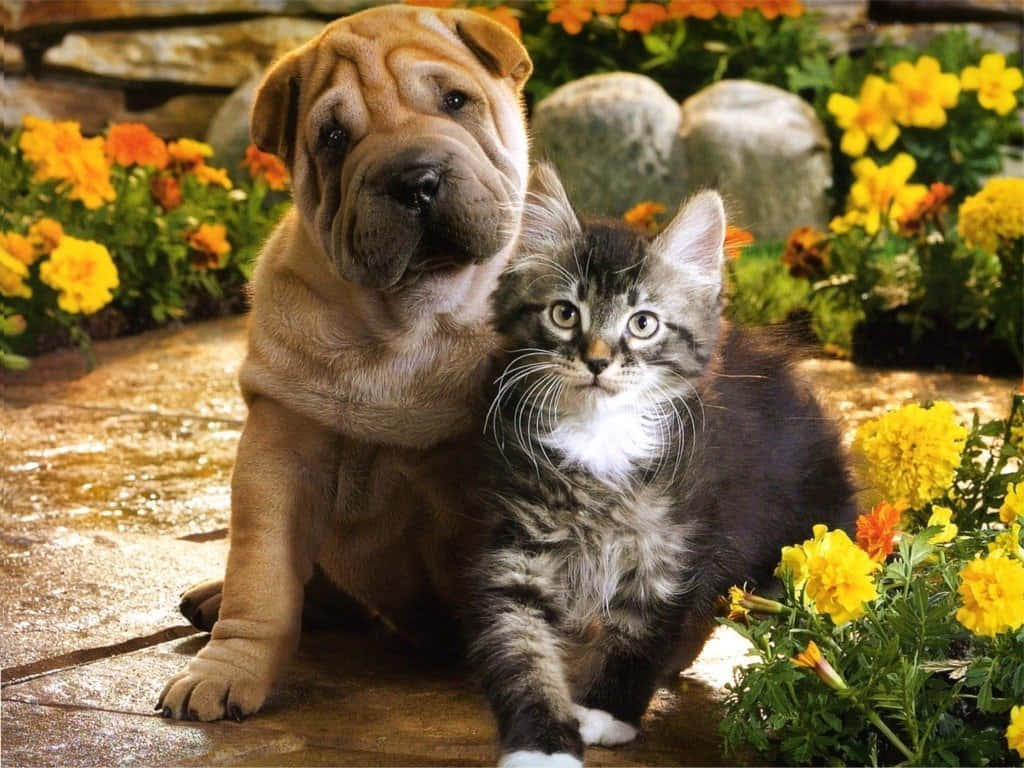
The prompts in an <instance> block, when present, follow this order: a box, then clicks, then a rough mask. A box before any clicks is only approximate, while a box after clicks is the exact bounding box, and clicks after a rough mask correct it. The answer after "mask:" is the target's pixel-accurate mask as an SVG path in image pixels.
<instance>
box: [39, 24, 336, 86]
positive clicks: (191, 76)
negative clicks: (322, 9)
mask: <svg viewBox="0 0 1024 768" xmlns="http://www.w3.org/2000/svg"><path fill="white" fill-rule="evenodd" d="M323 26H324V25H323V22H319V21H315V20H311V19H297V18H291V17H285V16H280V17H265V18H259V19H249V20H246V21H238V22H234V23H232V24H210V25H206V26H195V27H172V28H168V29H160V30H136V31H112V32H71V33H68V34H67V35H65V36H64V39H63V40H61V42H60V44H59V45H56V46H54V47H53V48H50V49H48V50H47V51H46V53H45V54H44V56H43V63H44V64H45V65H47V66H49V67H60V68H65V69H72V70H78V71H81V72H87V73H90V74H93V75H99V76H102V77H108V78H117V79H121V80H129V81H147V80H151V81H163V82H175V83H188V84H191V85H203V86H218V87H222V88H234V87H235V86H237V85H240V84H241V83H242V82H244V81H245V80H247V79H248V78H249V77H251V76H252V75H254V74H255V73H257V72H259V71H261V70H262V69H263V68H264V67H266V66H267V65H268V64H269V63H270V62H271V61H272V60H273V59H274V58H275V57H277V56H279V55H281V54H282V53H284V52H286V51H288V50H290V49H291V48H294V47H295V46H297V45H299V44H301V43H304V42H306V41H307V40H308V39H310V38H311V37H313V36H314V35H316V34H317V33H319V32H320V30H322V29H323Z"/></svg>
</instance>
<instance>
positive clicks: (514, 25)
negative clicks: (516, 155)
mask: <svg viewBox="0 0 1024 768" xmlns="http://www.w3.org/2000/svg"><path fill="white" fill-rule="evenodd" d="M469 10H471V11H475V12H476V13H479V14H482V15H484V16H486V17H488V18H489V19H491V20H492V21H496V22H498V23H499V24H501V25H502V26H503V27H505V28H506V29H507V30H508V31H509V32H511V33H512V34H513V35H515V36H516V39H517V40H522V39H523V29H522V27H520V26H519V18H518V17H517V16H516V12H515V11H513V10H512V9H511V8H509V7H508V6H505V5H499V6H498V7H497V8H487V7H486V6H483V5H476V6H473V7H472V8H470V9H469ZM268 185H269V182H268ZM271 189H283V187H271Z"/></svg>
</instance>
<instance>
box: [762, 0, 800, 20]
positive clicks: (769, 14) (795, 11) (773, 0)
mask: <svg viewBox="0 0 1024 768" xmlns="http://www.w3.org/2000/svg"><path fill="white" fill-rule="evenodd" d="M757 7H758V10H759V11H761V15H762V16H764V17H765V18H766V19H774V18H776V17H777V16H778V15H779V14H782V15H783V16H789V17H790V18H791V19H795V18H797V17H798V16H802V15H803V13H804V4H803V3H802V2H800V0H761V2H759V3H758V5H757Z"/></svg>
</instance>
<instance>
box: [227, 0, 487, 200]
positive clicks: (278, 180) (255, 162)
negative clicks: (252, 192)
mask: <svg viewBox="0 0 1024 768" xmlns="http://www.w3.org/2000/svg"><path fill="white" fill-rule="evenodd" d="M474 10H476V9H474ZM239 165H244V166H246V167H247V168H248V169H249V175H250V176H252V177H253V178H254V179H263V180H264V181H265V182H266V183H267V186H268V187H270V188H271V189H284V188H285V187H286V186H288V169H287V168H285V167H284V163H282V162H281V161H280V160H279V159H278V158H277V156H275V155H272V154H270V153H269V152H261V151H260V149H259V148H258V147H257V146H256V145H255V144H250V145H249V146H248V147H246V150H245V159H244V160H242V162H241V163H239Z"/></svg>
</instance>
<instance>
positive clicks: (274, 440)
mask: <svg viewBox="0 0 1024 768" xmlns="http://www.w3.org/2000/svg"><path fill="white" fill-rule="evenodd" d="M438 62H442V64H443V67H444V68H445V70H444V71H445V72H446V73H447V74H444V77H446V78H450V77H456V78H461V79H462V82H464V83H466V84H467V87H471V88H473V89H474V90H473V93H474V94H476V95H477V96H479V97H480V98H482V99H483V100H484V102H485V107H486V108H485V109H481V110H479V111H478V112H477V113H475V116H474V117H473V122H472V123H471V124H469V125H468V128H467V127H464V126H463V125H462V124H459V123H456V122H455V121H453V120H451V119H450V118H448V117H447V116H445V115H440V116H439V115H438V114H437V113H436V110H433V109H431V108H430V107H429V104H428V101H429V99H430V98H431V97H430V94H425V95H424V94H420V93H419V92H418V90H417V89H420V90H422V89H423V88H424V87H425V86H424V85H423V84H424V82H428V83H429V82H430V81H429V80H428V81H425V80H424V79H423V77H422V73H423V72H424V71H427V70H429V71H430V72H434V70H435V69H436V68H437V67H438V66H439V64H438ZM529 67H530V65H529V59H528V58H527V56H526V52H525V50H524V49H523V48H522V46H521V45H519V43H518V42H517V41H516V40H515V39H514V38H512V36H511V35H510V34H508V33H507V32H505V31H504V30H503V29H502V28H501V27H499V26H498V25H495V24H494V23H493V22H491V21H489V20H488V19H485V18H483V17H482V16H480V15H478V14H473V13H468V12H438V11H434V10H428V9H419V8H411V7H401V6H394V7H387V8H383V9H374V10H371V11H367V12H363V13H360V14H356V15H354V16H352V17H348V18H345V19H341V20H339V21H337V22H334V23H333V24H331V25H329V26H328V27H327V28H326V29H325V30H324V32H323V34H321V35H320V36H319V37H317V38H316V39H314V40H312V41H310V42H309V43H308V44H306V45H305V46H303V47H301V48H299V49H298V50H296V51H294V52H292V53H290V54H288V55H287V56H285V57H284V58H283V59H282V60H281V62H279V63H278V64H277V65H276V66H275V68H274V69H273V70H272V71H271V72H270V73H269V74H268V75H267V77H266V79H265V81H264V84H263V85H262V87H261V89H260V91H259V93H258V96H257V100H256V103H255V106H254V110H253V137H254V140H255V141H256V142H257V143H258V144H259V145H260V146H261V147H262V148H264V149H266V150H268V151H273V152H275V153H277V154H279V155H280V156H282V157H283V158H285V159H286V160H287V161H288V163H289V166H290V168H291V170H292V175H293V185H294V194H295V206H294V208H293V210H292V211H291V212H290V213H289V214H288V215H287V216H286V217H285V219H284V220H283V221H282V222H281V223H280V225H279V226H278V228H277V229H276V230H275V232H274V233H273V235H272V236H271V238H270V239H269V241H268V243H267V245H266V247H265V249H264V251H263V254H262V255H261V257H260V261H259V264H258V266H257V269H256V271H255V275H254V278H253V308H252V315H251V319H250V323H249V343H248V352H247V355H246V359H245V362H244V364H243V366H242V370H241V374H240V380H241V387H242V393H243V396H244V397H245V400H246V402H247V404H248V406H249V416H248V420H247V422H246V425H245V429H244V431H243V434H242V438H241V442H240V444H239V449H238V458H237V463H236V467H235V473H234V477H233V480H232V514H231V532H230V551H229V556H228V564H227V570H226V574H225V580H224V587H223V595H222V603H221V606H220V616H219V619H218V621H217V623H216V624H215V625H214V627H213V631H212V638H211V640H210V642H209V644H208V645H207V646H206V647H205V648H204V649H203V650H202V651H200V653H199V654H198V655H197V657H196V658H195V659H194V660H192V661H191V662H190V664H189V665H188V666H187V668H186V669H185V670H184V671H183V672H181V673H179V674H178V675H176V676H175V677H174V678H172V679H171V680H170V681H169V682H168V684H167V686H166V687H165V689H164V693H163V695H162V697H161V704H160V705H159V706H160V707H162V708H164V712H165V714H167V715H169V716H173V717H178V718H184V717H194V718H198V719H201V720H214V719H218V718H221V717H224V716H228V715H231V716H241V715H245V714H249V713H251V712H253V711H255V710H256V709H258V708H259V706H260V705H261V704H262V703H263V700H264V698H265V696H266V694H267V692H268V690H269V689H270V686H271V684H272V682H273V680H274V678H275V677H276V675H277V674H278V671H279V670H280V668H281V667H282V665H283V664H284V662H285V661H286V660H287V658H288V655H289V654H290V653H291V651H292V649H293V648H294V646H295V644H296V642H297V639H298V635H299V630H300V618H301V612H302V599H303V586H304V584H305V583H306V582H307V581H308V580H309V578H310V576H311V575H312V573H313V567H314V563H317V564H318V565H319V566H320V567H321V568H322V569H323V570H324V572H325V573H326V575H327V576H328V577H329V578H330V580H331V581H332V582H334V583H335V584H336V585H337V586H339V587H341V588H342V589H343V590H345V591H346V592H348V593H349V594H350V595H352V596H353V597H355V598H357V599H358V600H359V601H361V602H362V603H363V604H364V605H365V606H367V607H368V608H369V609H371V611H374V612H376V613H378V614H379V615H381V616H382V617H383V618H384V619H385V620H386V621H387V622H389V623H391V624H392V625H394V626H395V627H396V628H397V629H398V630H399V631H401V632H403V633H406V634H408V635H409V636H412V637H417V636H420V635H421V634H422V633H424V632H425V631H427V628H425V627H424V626H422V625H421V622H422V619H426V618H429V613H430V610H431V608H432V607H433V606H434V604H435V602H439V603H441V604H445V603H447V604H452V603H455V602H457V601H458V599H459V591H460V589H461V585H460V579H459V575H460V573H461V563H462V561H463V558H464V557H465V556H466V553H467V552H469V551H472V550H473V548H474V547H475V539H474V535H475V533H476V530H475V526H474V525H473V514H472V509H471V507H470V506H469V504H468V502H467V500H466V490H467V484H466V482H465V481H466V478H467V477H470V476H471V473H472V459H473V457H472V456H471V455H468V452H467V450H466V445H467V444H468V443H469V441H468V440H466V439H465V438H466V436H467V434H469V433H470V431H471V430H474V431H475V430H476V429H477V428H478V424H479V422H480V416H481V409H480V405H481V402H480V399H481V398H480V394H481V391H482V388H483V384H484V381H485V378H486V377H487V376H488V375H489V373H490V355H491V353H492V351H493V349H494V346H495V338H494V336H493V334H492V332H491V331H490V330H489V328H488V326H487V324H486V320H487V317H486V312H487V298H488V296H489V294H490V291H491V290H492V288H493V286H494V283H495V281H496V278H497V275H498V273H499V272H500V271H501V269H502V268H503V266H504V264H505V262H506V258H507V255H508V250H509V248H508V247H507V246H506V247H505V248H504V249H503V250H502V251H501V252H500V253H497V254H496V255H494V257H493V258H490V259H489V260H482V259H481V260H479V263H469V264H463V265H456V266H451V265H446V264H442V265H441V267H438V268H429V269H427V268H425V269H424V270H423V271H421V272H416V271H415V270H414V269H413V267H414V266H415V265H414V264H411V263H410V266H409V269H408V271H407V272H405V273H403V275H402V276H401V278H400V279H399V280H398V281H397V282H395V283H394V284H390V285H387V286H386V287H384V288H378V287H367V286H366V285H365V284H361V283H359V282H355V281H353V280H351V279H346V278H345V277H343V276H342V275H343V274H344V273H346V271H356V272H358V271H359V270H360V269H363V265H361V264H360V263H359V254H358V253H353V252H351V249H348V250H346V246H345V245H344V243H342V244H339V241H340V240H343V238H341V237H339V233H344V232H345V231H346V227H351V226H371V228H372V227H377V226H379V227H380V228H381V229H382V231H383V232H386V231H387V229H388V227H389V225H390V222H389V221H388V220H387V216H386V213H380V214H378V213H376V212H375V211H374V210H370V212H369V213H366V212H365V211H364V212H363V213H353V209H357V208H358V207H359V205H360V204H361V203H360V202H359V198H358V197H357V195H358V194H361V193H360V190H361V188H362V187H361V185H362V184H363V183H364V181H363V179H364V178H370V176H371V175H372V174H373V173H375V172H376V170H375V169H377V168H378V167H379V165H380V164H381V163H383V162H386V161H387V160H388V158H391V157H393V156H394V155H395V153H396V152H398V151H399V150H400V149H401V148H402V147H404V146H406V145H417V146H420V145H424V144H426V145H427V146H428V147H429V145H430V144H431V143H432V142H436V143H439V144H441V145H443V147H444V151H445V152H448V153H454V154H457V155H459V157H460V162H463V163H464V164H465V165H466V167H468V168H469V169H470V171H471V173H470V174H469V175H471V176H473V177H474V179H471V180H470V181H472V182H473V184H475V185H476V186H472V185H470V184H469V182H468V181H467V184H466V185H467V186H469V187H470V188H471V189H473V190H476V191H474V192H472V194H471V195H470V197H468V198H467V199H466V201H465V203H464V204H465V206H466V207H467V210H468V213H467V215H475V211H477V209H483V213H484V214H486V215H492V216H494V217H498V218H500V219H501V221H502V222H503V223H504V225H505V226H511V228H512V229H514V228H515V226H516V225H517V222H518V211H519V206H521V202H522V195H523V190H524V186H525V181H526V172H527V167H526V162H527V161H526V152H527V146H526V135H525V129H524V126H523V116H522V109H521V105H520V100H519V96H520V89H521V86H522V84H523V81H524V80H525V78H526V76H527V75H528V74H529ZM425 100H426V101H425ZM290 111H293V112H294V113H295V114H296V115H297V117H298V119H297V121H296V122H295V124H294V125H289V124H288V123H287V122H286V121H287V119H288V117H287V116H288V114H289V112H290ZM339 113H341V114H342V115H343V116H344V120H345V124H346V125H347V126H350V127H352V128H351V130H352V133H353V136H354V139H355V140H354V142H353V144H352V146H351V148H350V149H349V151H348V153H347V154H346V155H345V158H344V162H343V164H342V167H341V168H340V171H339V177H338V184H339V185H340V186H339V191H338V193H337V195H336V196H335V197H334V198H333V199H334V200H335V201H336V205H335V207H334V208H333V209H332V207H331V202H332V197H331V195H330V194H325V193H324V190H323V189H322V185H323V183H324V182H323V179H320V178H315V177H316V173H317V166H316V164H315V163H314V162H313V161H312V159H311V157H310V153H311V148H312V147H314V146H315V143H316V139H317V126H318V125H319V124H320V122H322V120H323V119H324V114H334V115H337V114H339ZM462 188H463V187H462V185H461V182H460V187H459V189H460V190H461V189H462ZM481 190H483V191H481ZM460 194H461V192H460ZM467 194H469V193H467ZM474 206H475V207H474ZM364 207H365V206H364ZM371 208H372V206H371ZM489 208H491V209H495V210H489ZM360 215H361V216H363V217H364V220H363V222H362V223H360V222H358V221H357V222H356V223H355V224H353V223H352V219H353V217H354V216H355V217H356V218H358V216H360ZM367 216H369V217H370V219H369V221H370V224H366V223H365V221H366V218H365V217H367ZM374 216H380V217H382V219H383V220H381V221H379V222H378V221H376V220H375V219H374V218H373V217H374ZM510 223H511V224H510ZM384 236H385V235H384V234H382V235H381V237H384ZM513 236H514V232H513V233H512V234H511V235H509V238H510V239H511V238H512V237H513ZM344 242H348V241H344ZM374 277H375V276H373V275H370V276H368V278H367V279H368V280H369V281H371V282H372V280H373V279H374Z"/></svg>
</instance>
